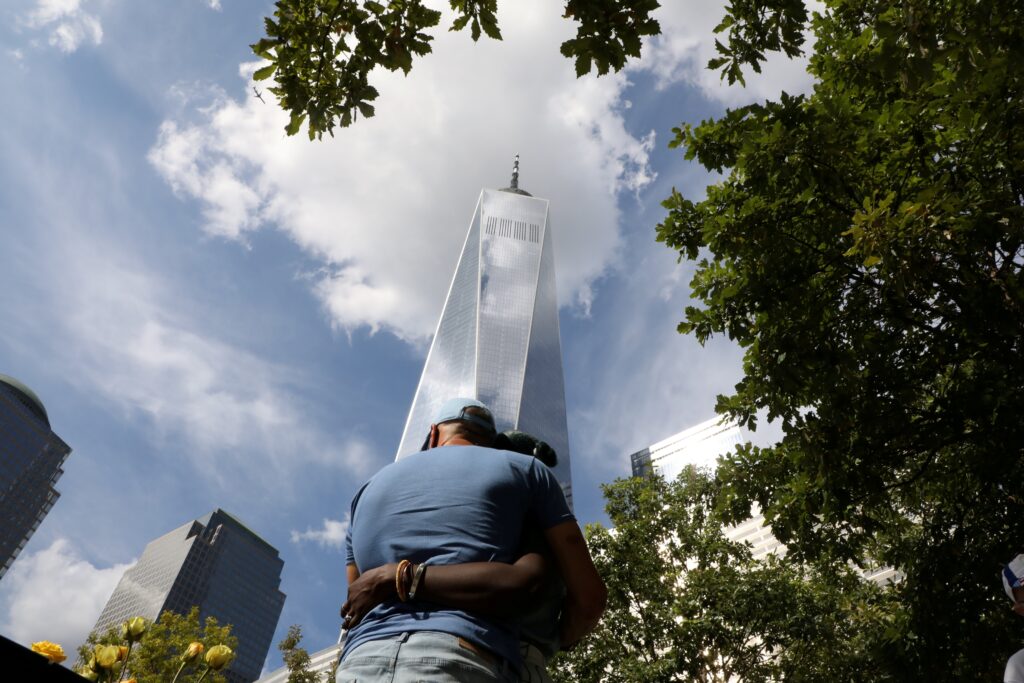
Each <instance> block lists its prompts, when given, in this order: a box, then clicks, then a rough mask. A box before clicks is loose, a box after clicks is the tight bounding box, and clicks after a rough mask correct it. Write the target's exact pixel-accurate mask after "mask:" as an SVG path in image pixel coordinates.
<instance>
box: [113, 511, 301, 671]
mask: <svg viewBox="0 0 1024 683" xmlns="http://www.w3.org/2000/svg"><path fill="white" fill-rule="evenodd" d="M283 566H284V562H283V561H282V560H281V558H280V557H278V553H277V550H276V549H274V548H273V547H272V546H271V545H270V544H269V543H267V542H266V541H264V540H263V539H262V538H260V537H259V536H257V535H256V534H255V533H254V532H253V531H251V530H250V529H249V528H248V527H246V526H245V525H244V524H242V523H241V522H240V521H238V520H237V519H236V518H234V517H232V516H231V515H229V514H228V513H227V512H224V511H223V510H215V511H214V512H211V513H210V514H208V515H206V516H204V517H202V518H201V519H197V520H194V521H191V522H188V523H187V524H184V525H182V526H180V527H178V528H177V529H175V530H174V531H171V532H169V533H167V534H164V535H163V536H161V537H160V538H157V539H156V540H154V541H151V542H150V543H149V544H148V545H147V546H146V549H145V551H143V553H142V557H140V558H139V561H138V562H137V563H136V564H135V565H133V566H132V567H130V568H129V569H128V570H126V571H125V573H124V576H122V577H121V581H120V582H119V583H118V584H117V588H115V589H114V593H113V595H111V596H110V599H109V600H108V601H107V605H106V607H104V608H103V612H102V613H101V614H100V617H99V619H98V620H97V622H96V629H97V630H99V631H101V632H102V631H106V630H107V629H108V628H110V627H112V626H118V625H119V624H121V623H123V622H124V621H125V620H126V619H128V618H130V617H135V616H141V617H146V618H147V619H156V618H157V617H158V616H159V615H160V614H161V613H162V612H165V611H172V612H177V613H178V614H187V613H188V612H189V610H191V609H192V607H193V606H198V607H199V618H200V622H201V623H202V622H203V621H205V619H206V617H208V616H209V617H214V618H216V619H217V622H218V623H219V624H221V625H224V624H231V626H232V629H231V632H232V633H233V634H234V635H236V636H238V650H237V651H236V656H235V659H234V661H232V662H231V666H230V667H229V668H228V669H227V670H226V671H225V675H226V676H227V678H228V680H229V681H230V682H231V683H251V682H252V681H255V680H256V679H257V678H258V677H259V675H260V672H261V671H262V669H263V662H264V660H266V658H267V652H268V651H269V650H270V645H271V641H272V640H273V637H274V630H275V629H276V628H277V620H278V618H279V617H280V616H281V609H282V607H284V598H285V596H284V593H282V592H281V590H280V584H281V569H282V567H283Z"/></svg>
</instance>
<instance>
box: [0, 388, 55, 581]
mask: <svg viewBox="0 0 1024 683" xmlns="http://www.w3.org/2000/svg"><path fill="white" fill-rule="evenodd" d="M70 453H71V448H70V447H68V445H67V444H66V443H64V442H63V441H62V440H61V438H60V437H59V436H57V435H56V434H54V432H53V430H52V429H50V418H49V416H48V415H47V414H46V408H45V407H44V406H43V402H42V401H40V400H39V397H38V396H36V395H35V393H34V392H33V391H32V390H31V389H29V388H28V387H27V386H25V385H24V384H22V383H21V382H19V381H18V380H16V379H14V378H13V377H8V376H7V375H0V562H3V564H2V566H0V578H2V577H3V575H4V574H6V573H7V570H8V568H10V566H11V564H12V563H13V562H14V559H15V558H16V557H17V556H18V553H20V552H21V549H22V548H24V547H25V544H26V543H28V540H29V539H30V538H32V534H34V533H35V531H36V529H37V528H38V527H39V525H40V524H41V523H42V521H43V518H45V517H46V513H48V512H49V511H50V508H52V507H53V505H54V503H56V502H57V498H59V497H60V493H58V492H57V489H56V488H54V486H55V485H56V484H57V480H58V479H60V476H61V475H62V474H64V470H63V469H61V468H62V467H63V465H64V461H65V460H67V457H68V455H69V454H70Z"/></svg>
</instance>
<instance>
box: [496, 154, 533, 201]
mask: <svg viewBox="0 0 1024 683" xmlns="http://www.w3.org/2000/svg"><path fill="white" fill-rule="evenodd" d="M501 191H502V192H511V193H513V194H521V195H524V196H526V197H530V196H532V195H531V194H530V193H529V192H527V191H526V190H520V189H519V155H518V154H517V155H515V157H514V158H513V159H512V184H511V185H509V186H508V187H503V188H502V189H501Z"/></svg>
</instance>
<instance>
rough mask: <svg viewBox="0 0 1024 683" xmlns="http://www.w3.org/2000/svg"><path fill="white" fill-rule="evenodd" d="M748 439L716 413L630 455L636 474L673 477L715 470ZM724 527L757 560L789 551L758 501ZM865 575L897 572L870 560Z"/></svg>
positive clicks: (886, 576)
mask: <svg viewBox="0 0 1024 683" xmlns="http://www.w3.org/2000/svg"><path fill="white" fill-rule="evenodd" d="M745 441H746V439H744V438H743V432H742V430H741V429H740V426H739V425H738V424H736V421H735V420H731V419H729V418H725V417H713V418H711V419H710V420H708V421H706V422H701V423H700V424H698V425H695V426H693V427H690V428H689V429H684V430H683V431H681V432H679V433H678V434H674V435H672V436H670V437H668V438H667V439H664V440H662V441H659V442H658V443H656V444H654V445H652V446H650V447H648V448H644V449H642V450H639V451H637V452H636V453H633V454H632V455H630V456H629V457H630V464H631V465H632V468H633V476H634V477H642V476H646V475H648V474H652V473H655V472H657V473H658V474H660V475H662V476H663V477H664V478H665V479H668V480H671V479H675V478H676V477H678V476H679V473H680V472H682V471H683V469H685V468H686V467H687V466H689V465H693V466H695V467H699V468H702V469H706V470H710V471H712V472H713V471H714V470H715V469H716V468H717V467H718V456H720V455H725V454H726V453H729V452H731V451H733V450H735V448H736V446H739V445H740V444H742V443H744V442H745ZM724 531H725V535H726V537H728V538H729V539H730V540H732V541H736V542H738V543H749V544H750V552H751V555H752V556H753V557H754V559H755V560H760V559H764V558H765V557H767V556H768V555H785V554H786V546H784V545H783V544H782V543H781V542H779V540H778V539H777V538H775V536H774V535H773V534H772V530H771V527H769V526H768V525H766V524H765V521H764V515H763V514H761V510H760V508H759V507H758V505H757V503H754V506H753V508H752V509H751V511H750V518H749V519H747V520H746V521H744V522H741V523H740V524H737V525H735V526H727V527H725V529H724ZM861 575H862V576H863V577H864V578H866V579H870V580H871V581H874V582H875V583H877V584H879V585H884V584H886V583H889V582H890V581H893V580H894V579H895V578H896V576H897V574H896V571H895V570H894V569H893V568H892V567H885V566H882V565H878V564H877V563H876V564H871V563H869V564H867V565H866V566H865V567H864V568H862V569H861Z"/></svg>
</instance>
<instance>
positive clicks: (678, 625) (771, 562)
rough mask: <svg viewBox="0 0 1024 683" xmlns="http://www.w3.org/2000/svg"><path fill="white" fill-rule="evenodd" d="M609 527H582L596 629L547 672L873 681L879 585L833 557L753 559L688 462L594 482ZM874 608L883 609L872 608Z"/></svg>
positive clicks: (712, 485)
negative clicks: (600, 485) (595, 598)
mask: <svg viewBox="0 0 1024 683" xmlns="http://www.w3.org/2000/svg"><path fill="white" fill-rule="evenodd" d="M604 493H605V497H606V499H607V511H608V515H609V518H610V520H611V523H612V525H613V527H614V528H613V529H605V528H603V527H601V526H599V525H592V526H590V527H589V528H588V530H587V531H588V533H587V536H588V544H589V545H590V549H591V552H592V554H593V556H594V562H595V565H596V566H597V568H598V571H599V572H600V573H601V576H602V578H604V580H605V582H606V583H607V585H608V607H607V609H606V611H605V615H604V617H603V619H602V621H601V624H600V625H599V626H598V628H597V630H596V631H595V632H594V633H592V634H591V635H590V636H589V637H588V638H586V639H585V640H584V641H583V642H582V643H580V645H578V646H577V647H576V648H575V649H573V650H572V651H570V652H565V653H560V654H559V655H558V658H557V659H556V660H555V664H554V666H553V668H554V669H555V678H556V680H559V681H565V682H566V683H568V682H569V681H573V682H575V681H605V682H607V683H626V682H635V683H662V682H664V683H668V682H671V681H680V682H681V681H730V680H742V681H745V682H747V683H756V682H757V681H777V680H804V681H822V680H837V681H838V680H842V681H857V680H860V681H877V680H881V679H882V674H881V672H880V671H879V670H878V669H877V668H875V667H873V666H872V665H871V658H870V656H869V655H870V653H871V652H872V642H871V639H872V638H874V639H876V640H877V639H878V638H880V637H881V636H880V634H881V632H882V630H883V629H881V628H880V627H879V623H880V622H879V621H878V620H877V619H876V618H875V615H876V614H878V613H879V607H880V606H881V604H882V603H883V602H884V600H885V595H884V593H883V592H882V590H881V589H880V588H879V587H878V586H875V585H874V584H872V583H868V582H866V581H864V580H863V579H861V578H860V577H859V576H858V575H857V573H856V572H854V571H853V570H852V569H851V568H849V567H848V566H846V565H844V564H841V563H840V564H839V565H837V566H833V567H830V568H828V569H827V570H821V569H815V568H813V567H810V566H803V565H798V564H796V563H794V562H792V561H790V560H787V559H786V558H783V557H775V556H772V557H769V558H768V559H766V560H755V559H754V558H753V557H752V556H751V551H750V547H749V546H748V545H745V544H741V543H737V542H733V541H730V540H729V538H728V537H727V536H726V534H725V532H724V530H723V525H722V520H721V518H720V517H719V516H718V515H717V514H715V500H716V498H717V496H718V495H719V494H720V484H719V483H718V482H717V481H716V480H715V479H713V478H712V477H711V476H709V475H708V474H706V473H704V472H700V471H697V470H695V469H692V468H690V469H688V470H686V471H684V472H683V473H682V474H681V475H680V477H679V479H678V480H676V481H671V482H667V481H665V480H663V479H661V478H660V477H658V476H653V477H643V478H633V479H626V480H620V481H617V482H615V483H613V484H610V485H606V486H605V487H604ZM883 611H884V610H883Z"/></svg>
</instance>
